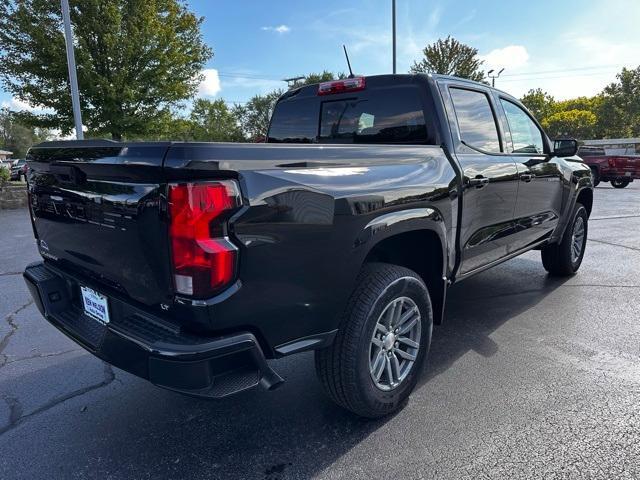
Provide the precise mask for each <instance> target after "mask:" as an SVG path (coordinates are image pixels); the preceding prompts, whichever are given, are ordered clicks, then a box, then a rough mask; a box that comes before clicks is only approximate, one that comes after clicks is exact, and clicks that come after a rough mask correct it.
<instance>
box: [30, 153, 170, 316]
mask: <svg viewBox="0 0 640 480" xmlns="http://www.w3.org/2000/svg"><path fill="white" fill-rule="evenodd" d="M168 146H169V144H168V143H154V144H146V143H140V144H132V145H126V144H121V143H114V142H108V141H104V142H56V143H51V144H43V145H41V146H37V147H34V148H32V149H31V150H30V151H29V154H28V158H27V160H28V161H29V167H30V170H29V194H30V204H31V210H32V212H33V223H34V230H35V234H36V238H37V239H38V246H39V249H40V253H41V254H42V255H43V256H44V257H45V258H47V259H49V260H51V261H53V262H55V263H56V265H58V266H60V267H61V268H63V269H64V268H67V269H71V270H73V271H74V272H77V273H80V274H81V275H84V276H85V277H87V278H89V279H90V280H91V281H92V282H97V283H98V284H99V285H103V286H105V287H107V288H108V289H112V290H117V291H119V292H120V293H123V294H126V295H128V296H130V297H132V298H134V299H136V300H138V301H140V302H142V303H145V304H147V305H156V304H158V303H161V302H162V301H164V300H166V298H167V297H170V296H171V274H170V272H169V268H170V267H169V261H168V259H169V246H168V236H167V224H166V221H164V218H165V216H164V215H163V211H162V209H163V208H164V206H163V202H162V201H161V200H162V198H163V195H164V190H165V187H164V184H163V177H162V162H163V159H164V155H165V153H166V151H167V148H168Z"/></svg>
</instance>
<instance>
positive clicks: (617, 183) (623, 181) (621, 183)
mask: <svg viewBox="0 0 640 480" xmlns="http://www.w3.org/2000/svg"><path fill="white" fill-rule="evenodd" d="M629 183H631V180H629V179H628V178H616V179H614V180H611V185H613V187H614V188H625V187H626V186H627V185H629Z"/></svg>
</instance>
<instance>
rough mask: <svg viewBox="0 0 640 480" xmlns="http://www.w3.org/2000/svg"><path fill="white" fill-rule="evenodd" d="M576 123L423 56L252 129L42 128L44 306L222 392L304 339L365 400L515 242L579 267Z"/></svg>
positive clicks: (36, 181)
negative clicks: (564, 127)
mask: <svg viewBox="0 0 640 480" xmlns="http://www.w3.org/2000/svg"><path fill="white" fill-rule="evenodd" d="M576 149H577V143H576V142H575V141H574V140H563V141H557V142H554V141H551V140H550V139H549V138H548V137H547V135H545V133H544V131H543V130H542V128H541V127H540V125H539V124H538V123H537V122H536V120H535V119H534V118H533V117H532V116H531V115H530V114H529V112H527V110H526V109H525V108H524V107H523V106H522V105H521V103H520V102H519V101H518V100H516V99H515V98H513V97H512V96H510V95H508V94H506V93H504V92H501V91H499V90H495V89H493V88H490V87H489V86H487V85H484V84H481V83H475V82H471V81H467V80H462V79H459V78H454V77H447V76H439V75H424V74H418V75H378V76H368V77H353V78H347V79H343V80H339V81H332V82H325V83H321V84H316V85H309V86H304V87H300V88H296V89H293V90H290V91H288V92H287V93H285V94H284V95H283V96H282V97H281V98H280V99H279V101H278V102H277V105H276V106H275V111H274V113H273V116H272V119H271V125H270V128H269V133H268V136H267V141H266V143H262V144H229V143H171V142H160V143H116V142H111V141H102V140H90V141H64V142H50V143H43V144H41V145H38V146H36V147H34V148H32V149H31V150H30V151H29V154H28V163H29V171H28V185H29V188H28V190H29V198H30V212H31V218H32V221H33V230H34V234H35V236H36V239H37V243H38V246H39V250H40V253H41V255H42V257H43V261H42V262H39V263H35V264H32V265H29V266H28V267H27V268H26V270H25V273H24V278H25V280H26V283H27V285H28V287H29V289H30V291H31V294H32V295H33V298H34V300H35V302H36V304H37V305H38V308H39V309H40V312H41V313H42V314H43V315H44V317H45V318H46V319H47V320H48V321H49V322H50V323H51V324H53V325H54V326H56V327H57V328H58V329H60V330H61V331H62V332H63V333H65V334H66V335H68V336H69V337H71V338H72V339H73V340H74V341H76V342H77V343H79V344H80V345H82V346H83V347H84V348H86V349H87V350H89V351H90V352H92V353H93V354H94V355H96V356H98V357H99V358H101V359H103V360H105V361H107V362H109V363H111V364H113V365H115V366H116V367H119V368H122V369H124V370H126V371H128V372H131V373H133V374H135V375H138V376H140V377H143V378H145V379H148V380H149V381H151V382H153V383H154V384H156V385H158V386H161V387H164V388H168V389H171V390H174V391H178V392H182V393H186V394H190V395H196V396H201V397H207V398H219V397H223V396H227V395H231V394H234V393H236V392H239V391H242V390H246V389H248V388H251V387H254V386H257V385H261V386H263V387H265V388H267V389H273V388H275V387H277V386H279V385H281V384H282V382H283V379H282V378H281V377H280V376H279V375H278V373H277V372H276V371H275V370H274V369H273V368H272V366H271V365H270V364H269V362H268V360H269V359H273V358H278V357H283V356H287V355H293V354H296V353H299V352H304V351H308V350H315V358H316V360H315V361H316V370H317V374H318V377H319V379H320V382H321V383H322V385H323V387H324V389H325V390H326V392H327V394H328V395H329V397H330V398H332V399H333V400H334V401H335V402H337V403H338V404H339V405H341V406H343V407H344V408H346V409H349V410H351V411H352V412H354V413H356V414H358V415H361V416H364V417H380V416H383V415H386V414H389V413H391V412H393V411H395V410H397V409H398V408H400V407H401V406H402V405H403V404H404V402H405V400H406V399H407V397H408V396H409V394H410V393H411V391H412V390H413V388H414V387H415V385H416V382H417V380H418V376H419V374H420V371H421V368H422V366H423V365H424V364H425V362H426V358H427V352H428V350H429V345H430V341H431V336H432V328H433V325H434V324H436V325H437V324H441V323H442V322H443V319H444V308H445V297H446V291H447V289H448V287H449V286H450V285H451V284H453V283H455V282H461V281H464V280H465V279H467V278H469V277H471V276H473V275H475V274H477V273H478V272H481V271H483V270H485V269H487V268H490V267H493V266H495V265H497V264H499V263H501V262H504V261H505V260H508V259H510V258H513V257H515V256H517V255H520V254H522V253H524V252H527V251H529V250H532V249H540V250H541V256H542V266H543V267H544V268H545V269H546V270H547V271H548V272H549V274H552V275H572V274H575V273H576V271H577V270H578V268H579V267H580V264H581V262H582V259H583V255H584V252H585V246H586V239H587V224H588V218H589V214H590V213H591V207H592V203H593V185H592V178H591V172H590V170H589V167H587V166H586V165H584V163H583V162H582V160H581V159H580V158H579V157H577V156H576V155H575V154H576Z"/></svg>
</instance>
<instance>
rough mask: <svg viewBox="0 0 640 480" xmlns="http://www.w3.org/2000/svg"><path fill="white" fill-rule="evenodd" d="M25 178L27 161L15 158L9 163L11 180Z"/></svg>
mask: <svg viewBox="0 0 640 480" xmlns="http://www.w3.org/2000/svg"><path fill="white" fill-rule="evenodd" d="M22 178H27V161H26V160H25V159H24V158H22V159H19V160H15V161H14V162H13V164H12V165H11V180H21V179H22Z"/></svg>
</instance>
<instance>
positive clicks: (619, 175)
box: [578, 146, 640, 188]
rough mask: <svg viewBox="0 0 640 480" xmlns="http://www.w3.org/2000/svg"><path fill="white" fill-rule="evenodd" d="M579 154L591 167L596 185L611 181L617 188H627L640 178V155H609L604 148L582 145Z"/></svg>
mask: <svg viewBox="0 0 640 480" xmlns="http://www.w3.org/2000/svg"><path fill="white" fill-rule="evenodd" d="M578 155H579V156H580V157H582V159H583V160H584V162H585V163H586V164H587V165H588V166H589V168H591V171H592V172H593V183H594V186H598V184H599V183H600V182H611V185H613V186H614V187H615V188H625V187H626V186H627V185H629V184H630V183H631V182H633V181H634V180H635V179H637V178H640V156H639V155H607V154H606V151H605V149H604V148H601V147H590V146H582V147H580V148H579V149H578Z"/></svg>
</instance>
